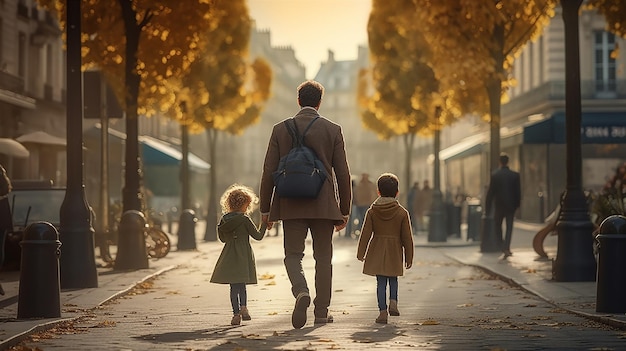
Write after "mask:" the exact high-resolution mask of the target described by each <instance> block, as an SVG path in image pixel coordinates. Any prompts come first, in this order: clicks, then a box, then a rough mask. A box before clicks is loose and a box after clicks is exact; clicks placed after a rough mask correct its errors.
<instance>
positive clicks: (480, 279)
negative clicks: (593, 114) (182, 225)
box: [11, 237, 626, 351]
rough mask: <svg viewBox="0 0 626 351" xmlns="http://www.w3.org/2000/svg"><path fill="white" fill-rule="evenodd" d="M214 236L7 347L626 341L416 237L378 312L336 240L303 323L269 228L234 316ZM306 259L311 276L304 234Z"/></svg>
mask: <svg viewBox="0 0 626 351" xmlns="http://www.w3.org/2000/svg"><path fill="white" fill-rule="evenodd" d="M220 245H221V244H219V243H201V244H200V245H199V252H198V253H197V254H196V255H190V256H189V259H188V260H187V261H186V262H185V263H184V264H182V265H180V266H178V267H177V268H176V269H173V270H168V271H166V272H164V273H162V274H160V275H158V276H156V277H154V278H151V279H149V280H147V281H144V282H142V283H141V284H139V285H138V286H137V287H136V288H135V289H133V290H131V291H130V292H129V293H127V294H126V295H123V296H120V297H118V298H116V299H114V300H111V301H109V302H107V303H105V304H103V305H101V306H100V307H98V308H95V309H88V310H84V311H76V313H77V315H79V316H80V317H79V318H78V319H74V320H70V321H67V322H66V323H61V324H58V325H57V326H56V327H55V328H53V329H50V330H47V331H44V332H41V333H34V334H31V335H30V336H29V337H28V338H27V339H26V340H25V341H24V342H22V343H20V344H19V345H17V346H15V347H13V348H11V350H45V351H49V350H334V349H338V350H364V349H365V350H375V349H394V350H541V349H552V350H626V340H625V339H626V332H624V331H621V330H618V329H613V328H611V327H609V326H607V325H605V324H600V323H597V322H594V321H591V320H590V319H588V318H583V317H581V316H578V315H575V314H572V313H569V312H567V311H566V310H564V309H561V308H558V307H555V306H554V305H553V304H550V303H548V302H546V301H545V300H544V299H541V298H539V297H537V296H536V295H533V294H530V293H528V292H527V291H525V290H522V289H519V288H516V287H514V286H512V285H510V284H508V283H507V282H505V281H502V280H500V279H498V278H496V277H494V276H492V275H489V274H487V273H485V272H484V271H483V270H480V269H478V268H474V267H472V266H468V265H463V264H460V263H459V262H457V261H456V260H453V259H451V258H449V257H448V256H447V255H446V251H449V249H445V248H435V247H417V248H416V255H415V262H414V266H413V268H411V269H410V270H408V271H407V272H406V274H405V276H403V277H401V278H400V280H399V282H400V284H399V285H400V293H399V308H400V311H401V316H399V317H390V319H389V324H387V325H380V324H376V323H374V319H375V317H376V316H377V314H378V312H377V307H376V295H375V294H376V293H375V286H376V283H375V278H373V277H370V276H365V275H363V274H362V273H361V263H360V262H358V261H357V260H356V258H355V252H356V251H355V250H356V241H354V240H350V239H346V238H337V239H336V240H335V256H334V263H333V265H334V286H333V290H334V293H333V300H332V305H331V314H333V315H334V317H335V322H334V323H332V324H327V325H322V326H319V325H314V324H313V323H312V319H313V313H312V307H311V308H309V316H308V317H309V320H308V322H307V324H306V325H305V327H304V328H302V329H300V330H294V329H293V328H292V327H291V322H290V321H291V319H290V318H291V309H292V307H293V303H294V299H293V297H292V296H291V294H290V288H289V282H288V279H287V276H286V273H285V270H284V267H283V263H282V238H281V237H266V238H265V239H264V240H263V241H261V242H253V248H254V250H255V254H256V258H257V261H256V262H257V270H258V274H259V278H260V280H259V284H257V285H251V286H248V299H249V303H248V306H249V309H250V313H251V315H252V320H251V321H245V322H243V323H242V325H241V326H230V325H229V323H230V318H231V311H230V303H229V297H228V286H227V285H217V284H212V283H210V282H209V279H210V276H211V272H212V268H213V266H214V263H215V260H216V259H217V253H218V252H219V247H220ZM173 254H176V252H174V253H173ZM304 264H305V271H306V272H307V273H308V274H309V276H308V279H309V283H310V284H311V287H312V282H313V267H314V262H313V260H312V258H311V252H310V243H309V244H308V245H307V256H306V258H305V261H304ZM63 308H64V310H68V309H71V308H72V307H71V306H64V307H63Z"/></svg>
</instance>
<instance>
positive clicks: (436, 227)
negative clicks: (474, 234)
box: [428, 106, 448, 242]
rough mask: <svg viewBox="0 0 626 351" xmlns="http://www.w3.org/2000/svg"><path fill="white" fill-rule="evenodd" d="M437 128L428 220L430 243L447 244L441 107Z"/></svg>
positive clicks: (437, 109)
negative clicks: (443, 190)
mask: <svg viewBox="0 0 626 351" xmlns="http://www.w3.org/2000/svg"><path fill="white" fill-rule="evenodd" d="M435 117H436V124H437V125H436V128H435V152H434V154H435V161H434V163H435V164H434V188H433V202H432V204H431V208H430V216H429V220H428V241H429V242H445V241H446V238H447V236H448V235H447V233H446V231H445V222H444V213H443V209H444V207H443V196H442V194H441V174H440V169H439V168H440V167H439V151H440V150H441V123H440V122H439V119H440V117H441V106H437V108H436V109H435Z"/></svg>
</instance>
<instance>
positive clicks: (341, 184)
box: [259, 80, 352, 329]
mask: <svg viewBox="0 0 626 351" xmlns="http://www.w3.org/2000/svg"><path fill="white" fill-rule="evenodd" d="M297 94H298V104H299V106H300V111H299V112H298V113H297V114H296V115H295V116H294V117H293V119H294V121H295V124H296V125H297V128H298V130H299V131H304V130H305V128H306V126H307V125H308V124H309V122H311V121H312V120H313V119H314V118H318V120H317V121H316V122H315V123H313V124H312V125H311V127H310V129H309V130H308V132H307V134H306V138H305V140H304V143H305V145H306V146H308V147H309V148H311V149H313V151H315V153H316V155H317V157H318V159H319V160H320V161H322V163H323V164H324V167H325V168H326V171H327V172H328V174H330V175H331V177H329V178H328V179H327V180H326V182H325V183H324V185H323V186H322V189H321V191H320V193H319V195H318V196H317V198H314V199H303V198H285V197H280V196H278V195H277V194H276V193H275V192H274V182H273V178H272V172H274V171H275V170H276V169H277V167H278V162H279V160H280V158H281V157H282V156H284V155H286V154H287V153H288V152H289V150H290V149H291V147H292V139H291V136H290V134H289V131H288V130H287V127H286V125H285V123H284V122H280V123H278V124H276V125H274V127H273V129H272V135H271V136H270V140H269V144H268V147H267V152H266V155H265V161H264V164H263V174H262V176H261V189H260V191H259V195H260V196H259V198H260V212H261V220H262V221H263V222H265V223H267V225H268V228H271V225H272V222H274V221H278V220H282V223H283V230H284V233H285V234H284V241H283V246H284V251H285V259H284V263H285V268H286V270H287V275H288V277H289V280H290V282H291V292H292V294H293V296H294V297H295V298H296V303H295V307H294V310H293V313H292V316H291V322H292V324H293V327H294V328H296V329H299V328H302V327H303V326H304V325H305V324H306V320H307V308H308V307H309V305H310V303H311V297H310V294H309V287H308V285H307V281H306V278H305V274H304V271H303V269H302V258H303V257H304V248H305V239H306V237H307V234H308V232H309V231H310V232H311V237H312V239H313V258H314V259H315V294H316V296H315V299H314V301H313V304H314V305H315V308H314V316H315V324H324V323H330V322H333V317H332V316H331V315H330V314H328V307H329V306H330V300H331V292H332V257H333V245H332V238H333V230H334V231H339V230H341V229H343V228H344V227H345V226H346V223H347V220H348V217H349V215H350V206H351V202H352V188H351V183H350V170H349V168H348V161H347V157H346V151H345V144H344V139H343V132H342V129H341V126H339V125H338V124H336V123H333V122H331V121H330V120H328V119H326V118H324V117H322V116H320V114H319V112H318V110H319V107H320V104H321V101H322V96H323V95H324V87H323V86H322V85H321V84H320V83H318V82H316V81H312V80H309V81H305V82H304V83H302V84H300V86H298V89H297ZM290 123H291V122H290ZM333 176H334V179H333ZM335 194H337V196H335Z"/></svg>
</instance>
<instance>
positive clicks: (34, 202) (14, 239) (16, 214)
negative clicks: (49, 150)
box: [2, 180, 65, 270]
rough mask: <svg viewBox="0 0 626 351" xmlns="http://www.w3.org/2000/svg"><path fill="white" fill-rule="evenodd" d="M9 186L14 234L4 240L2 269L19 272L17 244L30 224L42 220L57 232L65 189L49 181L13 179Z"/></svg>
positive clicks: (19, 254)
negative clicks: (10, 188) (52, 226)
mask: <svg viewBox="0 0 626 351" xmlns="http://www.w3.org/2000/svg"><path fill="white" fill-rule="evenodd" d="M12 185H13V190H12V191H11V192H10V193H9V204H10V207H11V214H10V216H11V218H12V220H13V231H12V232H9V233H7V236H6V239H5V247H4V263H3V265H2V269H3V270H15V269H19V267H20V260H21V253H22V249H21V247H20V241H22V236H23V234H24V229H25V228H26V227H27V226H28V225H29V224H31V223H34V222H40V221H44V222H49V223H50V224H52V225H54V226H55V227H56V228H57V230H58V229H59V225H60V222H61V221H60V218H59V213H60V211H61V205H62V204H63V200H64V198H65V188H61V187H54V186H53V185H52V182H51V181H38V180H16V181H13V182H12Z"/></svg>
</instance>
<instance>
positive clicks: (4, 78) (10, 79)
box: [0, 71, 24, 94]
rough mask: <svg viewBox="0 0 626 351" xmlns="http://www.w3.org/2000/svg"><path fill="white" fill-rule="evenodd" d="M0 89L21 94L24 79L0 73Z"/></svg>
mask: <svg viewBox="0 0 626 351" xmlns="http://www.w3.org/2000/svg"><path fill="white" fill-rule="evenodd" d="M0 89H4V90H9V91H12V92H14V93H18V94H22V93H23V92H24V79H22V78H20V77H18V76H14V75H12V74H10V73H7V72H4V71H0Z"/></svg>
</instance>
